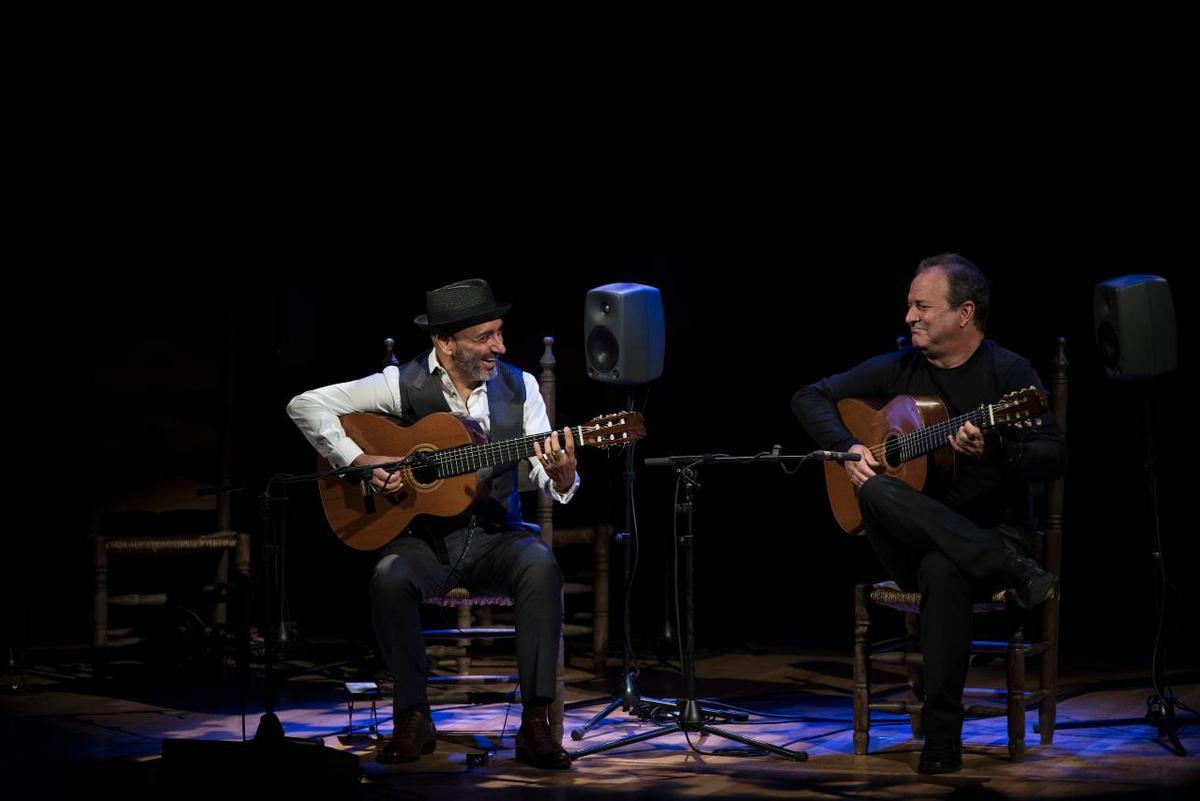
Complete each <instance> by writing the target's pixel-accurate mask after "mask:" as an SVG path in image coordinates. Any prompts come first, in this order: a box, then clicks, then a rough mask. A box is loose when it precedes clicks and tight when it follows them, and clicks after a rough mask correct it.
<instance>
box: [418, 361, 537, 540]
mask: <svg viewBox="0 0 1200 801" xmlns="http://www.w3.org/2000/svg"><path fill="white" fill-rule="evenodd" d="M487 396H488V409H489V416H490V417H491V428H492V430H491V438H492V441H493V442H501V441H503V440H508V439H516V438H517V437H521V436H523V435H524V434H525V425H524V420H525V381H524V380H523V379H522V378H521V371H520V370H518V369H517V368H516V367H513V366H512V365H511V364H507V363H505V362H502V361H499V360H497V361H496V375H495V376H494V377H493V378H492V379H490V380H489V381H488V382H487ZM400 401H401V405H402V408H403V412H402V414H401V419H402V420H403V421H404V422H405V423H406V424H410V425H411V424H412V423H415V422H416V421H417V420H420V419H421V418H422V417H427V416H429V415H431V414H434V413H436V412H449V411H450V406H449V404H447V403H446V396H445V395H444V394H443V393H442V382H441V379H439V378H435V377H434V376H432V375H430V373H429V351H426V352H425V353H423V354H422V355H420V356H418V357H417V358H415V359H413V360H412V361H411V362H409V363H408V364H404V365H401V367H400ZM492 502H494V503H492ZM489 506H490V507H491V508H487V507H489ZM484 514H485V516H487V517H489V518H493V519H496V522H500V521H503V522H504V523H506V524H508V525H518V526H522V527H523V523H522V520H521V498H520V496H519V495H518V494H517V464H516V463H513V464H508V465H497V466H496V467H495V469H494V472H493V474H492V491H491V495H490V502H489V503H487V504H485V509H484Z"/></svg>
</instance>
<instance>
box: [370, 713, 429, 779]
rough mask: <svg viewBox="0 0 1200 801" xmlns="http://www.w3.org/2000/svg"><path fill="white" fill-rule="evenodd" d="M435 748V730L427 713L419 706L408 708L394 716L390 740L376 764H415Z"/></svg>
mask: <svg viewBox="0 0 1200 801" xmlns="http://www.w3.org/2000/svg"><path fill="white" fill-rule="evenodd" d="M435 748H437V728H436V727H434V725H433V719H432V718H431V717H429V712H428V711H427V710H425V709H424V708H422V707H420V706H410V707H409V708H408V709H405V710H402V711H401V712H399V713H398V714H397V715H396V719H395V720H394V721H393V726H392V739H390V740H388V741H387V742H386V743H385V744H384V745H383V747H382V748H380V749H379V753H378V754H376V755H375V761H376V762H383V763H385V764H388V765H397V764H400V763H403V762H416V761H417V760H418V759H419V758H420V757H421V755H423V754H432V753H433V751H434V749H435Z"/></svg>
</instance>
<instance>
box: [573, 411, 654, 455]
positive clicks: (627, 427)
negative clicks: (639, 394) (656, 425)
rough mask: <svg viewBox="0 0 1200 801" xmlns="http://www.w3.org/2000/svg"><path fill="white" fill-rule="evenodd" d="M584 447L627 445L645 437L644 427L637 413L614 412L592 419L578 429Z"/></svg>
mask: <svg viewBox="0 0 1200 801" xmlns="http://www.w3.org/2000/svg"><path fill="white" fill-rule="evenodd" d="M579 431H580V433H581V434H582V443H583V444H584V445H593V446H595V447H597V448H611V447H613V446H614V445H627V444H629V443H630V442H637V441H638V440H639V439H641V438H642V437H644V436H646V425H645V423H644V422H643V421H642V415H641V414H640V413H639V412H616V413H615V414H602V415H600V416H598V417H593V418H592V419H591V420H588V421H587V422H586V423H584V424H583V425H581V426H580V427H579Z"/></svg>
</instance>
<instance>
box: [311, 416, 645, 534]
mask: <svg viewBox="0 0 1200 801" xmlns="http://www.w3.org/2000/svg"><path fill="white" fill-rule="evenodd" d="M339 419H340V421H341V424H342V428H343V429H344V430H345V432H346V434H347V435H348V436H349V437H350V438H351V439H352V440H354V441H355V442H356V443H358V445H359V447H361V448H362V449H363V451H364V452H366V453H371V454H378V455H382V456H390V457H394V458H396V459H397V460H404V459H407V460H408V462H407V464H405V465H403V466H399V470H400V476H401V480H402V481H403V485H404V486H403V488H402V489H401V490H400V492H398V493H397V494H396V495H394V496H389V495H375V494H373V493H372V494H369V495H366V496H364V495H363V485H362V483H361V482H359V481H347V480H346V479H344V478H324V479H321V481H320V482H319V489H320V493H321V505H322V506H324V507H325V517H326V519H327V520H328V521H329V527H330V528H332V529H333V533H335V534H337V536H338V538H339V539H340V540H341V541H342V542H344V543H346V544H347V545H349V546H350V547H351V548H357V549H359V550H363V551H372V550H375V549H376V548H379V547H382V546H384V545H386V544H387V543H389V542H391V541H392V540H393V539H394V538H395V537H396V535H397V534H399V533H400V532H401V531H403V530H404V529H406V528H408V526H409V524H410V523H412V521H413V518H415V517H416V516H417V515H433V516H435V517H451V516H453V515H457V514H462V513H463V512H465V511H467V510H468V509H470V508H471V506H472V505H473V504H474V503H476V502H477V501H482V500H486V499H487V497H488V495H489V493H490V492H491V478H492V476H493V475H494V473H495V471H496V470H497V469H506V468H508V467H510V466H511V465H513V464H515V463H517V462H520V461H522V460H526V459H529V458H530V457H532V456H533V455H534V447H535V446H536V445H537V443H540V442H542V441H543V440H544V439H545V438H546V437H548V436H550V432H549V431H546V432H543V433H541V434H528V435H525V436H522V437H517V438H516V439H510V440H505V441H503V442H490V441H489V440H488V437H487V435H486V434H484V433H483V429H482V428H480V427H479V424H478V423H477V422H475V421H474V420H471V419H469V418H465V417H455V416H454V415H452V414H449V413H447V412H439V413H437V414H431V415H429V416H428V417H423V418H421V419H420V420H418V421H417V422H416V423H413V424H412V425H411V426H405V425H402V424H401V423H400V421H399V420H397V419H396V418H394V417H385V416H383V415H377V414H361V413H354V414H344V415H342V416H341V417H340V418H339ZM571 436H572V437H573V439H574V441H575V443H576V445H577V446H580V447H594V448H612V447H620V446H623V445H628V444H629V443H631V442H636V441H638V440H639V439H641V438H642V437H644V436H646V427H645V424H644V423H643V421H642V416H641V415H640V414H639V413H637V412H616V413H614V414H607V415H600V416H598V417H593V418H592V419H591V420H589V421H588V422H587V423H585V424H583V425H581V426H575V427H573V428H572V429H571ZM414 456H420V458H411V457H414ZM317 467H318V470H320V472H322V473H327V472H330V465H329V462H328V461H326V460H325V459H319V460H318V464H317Z"/></svg>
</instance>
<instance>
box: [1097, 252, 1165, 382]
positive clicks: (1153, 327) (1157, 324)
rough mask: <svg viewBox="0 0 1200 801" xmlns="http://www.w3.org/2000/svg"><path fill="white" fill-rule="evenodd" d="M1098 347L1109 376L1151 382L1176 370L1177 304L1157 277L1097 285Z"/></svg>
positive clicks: (1124, 278)
mask: <svg viewBox="0 0 1200 801" xmlns="http://www.w3.org/2000/svg"><path fill="white" fill-rule="evenodd" d="M1095 322H1096V344H1097V345H1098V346H1099V348H1100V358H1101V360H1102V361H1103V363H1104V371H1105V372H1106V373H1107V374H1108V376H1109V377H1110V378H1121V379H1127V380H1136V379H1141V378H1153V377H1154V376H1158V375H1162V374H1163V373H1169V372H1170V371H1172V370H1174V369H1175V365H1176V360H1177V358H1178V354H1177V343H1176V340H1175V304H1174V303H1173V302H1172V301H1171V286H1170V284H1168V283H1167V280H1166V279H1165V278H1160V277H1159V276H1157V275H1123V276H1121V277H1120V278H1113V279H1111V280H1109V281H1105V282H1104V283H1102V284H1097V285H1096V292H1095Z"/></svg>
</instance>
